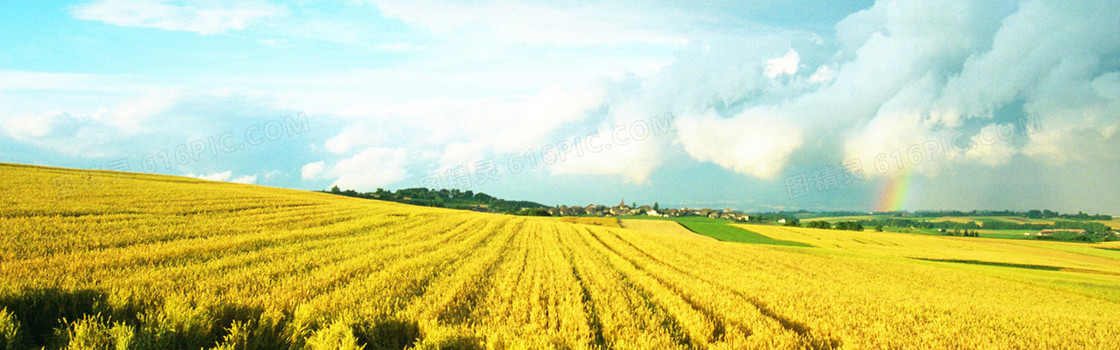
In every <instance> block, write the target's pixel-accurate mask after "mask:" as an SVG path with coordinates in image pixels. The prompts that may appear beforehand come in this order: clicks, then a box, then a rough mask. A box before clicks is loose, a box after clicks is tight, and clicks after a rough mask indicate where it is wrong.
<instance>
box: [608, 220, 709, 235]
mask: <svg viewBox="0 0 1120 350" xmlns="http://www.w3.org/2000/svg"><path fill="white" fill-rule="evenodd" d="M619 221H620V222H621V223H622V227H623V228H627V229H631V230H638V231H645V232H657V233H664V234H671V235H682V236H687V237H694V238H702V239H713V238H711V237H708V236H704V235H700V234H696V233H695V232H692V231H689V230H688V229H687V228H685V227H684V226H681V224H679V223H677V222H676V221H670V220H644V219H623V220H619Z"/></svg>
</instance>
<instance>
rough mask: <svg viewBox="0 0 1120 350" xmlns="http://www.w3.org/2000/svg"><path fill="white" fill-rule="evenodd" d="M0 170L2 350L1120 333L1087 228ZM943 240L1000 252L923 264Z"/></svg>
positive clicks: (1021, 341)
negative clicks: (1053, 232) (1017, 238)
mask: <svg viewBox="0 0 1120 350" xmlns="http://www.w3.org/2000/svg"><path fill="white" fill-rule="evenodd" d="M0 179H3V180H2V181H0V193H3V197H2V198H0V230H2V236H0V341H2V342H3V343H2V345H3V347H6V348H9V349H21V348H40V347H46V348H50V349H54V348H73V349H200V348H205V349H211V348H215V349H351V348H365V349H401V348H467V349H470V348H499V349H502V348H509V349H524V348H531V349H556V348H565V349H749V348H1115V347H1116V346H1118V343H1117V339H1120V298H1118V297H1117V294H1116V292H1115V290H1118V289H1120V276H1118V275H1116V274H1109V273H1108V272H1117V271H1120V264H1118V263H1117V261H1118V259H1120V251H1115V250H1108V249H1099V248H1095V247H1088V246H1062V247H1061V248H1053V247H1050V246H1046V245H1043V244H1042V243H1044V242H1029V243H1033V244H1026V243H1023V244H1019V243H1005V242H1002V241H999V242H997V241H994V240H983V241H978V240H977V241H964V240H953V239H940V240H928V239H927V240H923V239H917V238H935V237H922V236H908V235H901V234H894V236H887V235H886V234H873V233H860V232H842V231H824V230H819V232H818V231H814V230H811V229H792V230H790V229H786V230H785V231H778V230H777V229H776V228H773V227H763V226H751V229H752V230H755V231H756V232H758V233H761V234H764V235H773V238H777V239H785V240H797V241H802V242H805V243H808V244H810V245H813V247H784V246H766V245H752V244H742V243H727V242H719V241H715V240H712V239H709V238H707V237H702V236H698V235H686V234H680V233H660V232H657V230H630V229H625V228H614V227H603V226H594V225H585V224H574V223H566V222H562V221H559V220H554V219H548V218H528V217H515V216H508V215H497V214H483V213H474V212H467V211H452V210H442V209H434V208H424V207H413V206H407V205H401V204H393V203H385V202H378V201H370V200H362V199H355V198H347V197H341V196H333V195H329V194H322V193H313V192H304V191H295V190H285V189H276V188H267V187H260V186H248V185H237V184H229V183H216V182H208V181H202V180H194V179H187V178H180V177H170V176H156V175H139V174H125V173H116V172H104V171H78V170H66V169H56V168H44V167H33V166H16V165H0ZM830 235H833V236H830ZM841 235H842V236H841ZM862 235H866V236H862ZM1008 244H1014V246H1008ZM1096 250H1099V251H1096ZM1090 252H1092V253H1090ZM914 258H924V259H928V260H918V259H914ZM948 259H956V260H969V261H985V262H1001V263H1006V264H1005V265H977V264H966V263H952V262H943V261H929V260H948ZM1024 266H1027V267H1029V266H1035V268H1025V267H1024ZM1038 266H1046V267H1055V269H1041V268H1038Z"/></svg>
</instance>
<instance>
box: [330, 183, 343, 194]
mask: <svg viewBox="0 0 1120 350" xmlns="http://www.w3.org/2000/svg"><path fill="white" fill-rule="evenodd" d="M331 193H334V194H341V193H342V189H339V188H338V185H334V187H331Z"/></svg>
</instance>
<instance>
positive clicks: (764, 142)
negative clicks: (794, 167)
mask: <svg viewBox="0 0 1120 350" xmlns="http://www.w3.org/2000/svg"><path fill="white" fill-rule="evenodd" d="M677 127H678V128H679V130H680V131H679V135H680V141H681V144H682V145H683V146H684V150H685V151H686V152H688V154H689V155H691V156H692V157H693V158H695V159H696V160H699V161H705V162H712V163H715V164H717V165H719V166H722V167H724V168H727V169H731V170H734V171H736V172H739V173H742V174H746V175H750V176H754V177H757V178H760V179H765V180H771V179H774V178H775V177H777V176H778V174H780V173H781V171H782V169H783V168H784V167H785V165H786V160H787V158H788V157H789V156H790V154H791V153H792V152H793V151H794V150H796V149H797V148H798V147H799V146H801V143H802V138H803V136H802V134H801V131H800V129H799V128H797V127H796V126H795V125H793V124H790V123H789V122H787V121H786V119H785V118H782V117H781V116H780V115H772V114H768V113H766V112H765V111H762V110H750V111H747V112H745V113H744V114H742V115H739V116H735V117H733V118H730V119H724V118H721V117H719V116H717V115H716V114H715V113H712V112H709V113H706V114H704V115H703V116H700V117H697V118H682V119H680V120H679V121H678V122H677Z"/></svg>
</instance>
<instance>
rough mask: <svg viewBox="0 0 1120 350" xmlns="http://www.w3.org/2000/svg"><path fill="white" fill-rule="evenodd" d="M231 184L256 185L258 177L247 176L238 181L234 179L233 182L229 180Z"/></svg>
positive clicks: (239, 178)
mask: <svg viewBox="0 0 1120 350" xmlns="http://www.w3.org/2000/svg"><path fill="white" fill-rule="evenodd" d="M229 182H233V183H239V184H255V183H257V176H256V175H245V176H241V177H238V178H236V179H233V180H229Z"/></svg>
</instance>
